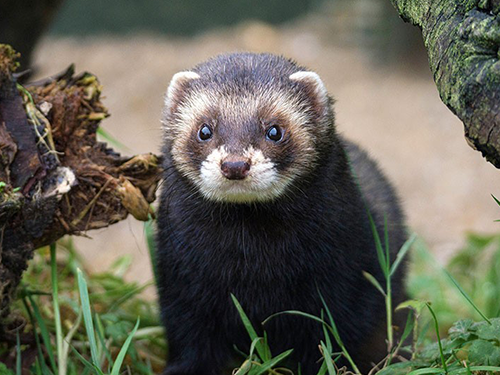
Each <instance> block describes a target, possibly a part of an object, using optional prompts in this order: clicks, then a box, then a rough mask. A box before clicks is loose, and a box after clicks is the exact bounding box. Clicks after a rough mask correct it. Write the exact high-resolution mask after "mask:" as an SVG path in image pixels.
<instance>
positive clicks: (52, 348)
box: [0, 239, 167, 375]
mask: <svg viewBox="0 0 500 375" xmlns="http://www.w3.org/2000/svg"><path fill="white" fill-rule="evenodd" d="M56 254H57V259H56ZM130 263H131V259H130V258H127V257H122V258H120V259H118V260H117V261H116V262H115V263H114V264H113V266H112V267H111V268H110V269H109V270H107V271H106V272H105V273H98V274H92V275H89V274H87V272H86V271H85V269H86V268H85V265H84V263H83V261H82V260H81V259H80V257H79V256H78V253H77V252H76V250H75V248H74V246H73V244H72V241H71V240H70V239H67V240H65V241H62V242H60V243H58V245H57V249H56V246H51V247H50V248H44V249H40V250H38V252H37V254H35V258H34V259H33V261H32V262H31V265H30V267H29V269H28V271H27V273H26V275H25V277H24V280H23V283H22V285H21V287H20V293H19V299H18V301H17V302H16V305H15V307H17V308H18V309H19V310H20V312H21V313H22V314H23V315H24V316H25V319H26V327H25V328H24V329H23V330H22V331H19V332H18V333H19V334H20V335H21V336H24V337H30V335H33V328H35V331H34V332H35V333H34V336H35V337H34V340H31V341H35V344H31V345H25V344H23V343H19V345H15V347H13V348H9V347H8V346H6V345H3V346H2V347H0V353H1V354H0V355H3V356H6V355H8V354H9V352H12V350H16V351H17V352H19V355H16V357H17V358H18V359H19V362H18V363H17V364H16V368H19V366H21V365H22V366H23V369H31V373H32V374H37V375H38V374H41V375H66V374H67V375H72V374H98V375H104V374H106V375H108V374H109V375H118V374H134V375H135V374H145V375H146V374H148V375H149V374H154V373H158V372H160V371H161V370H162V369H163V367H164V366H165V362H164V358H165V354H166V349H167V345H166V342H165V340H164V337H163V328H162V327H161V326H160V324H159V320H158V311H157V307H156V303H155V301H154V300H146V299H144V298H143V297H142V296H141V292H142V291H143V290H144V289H146V288H149V287H151V288H152V285H151V284H152V283H148V284H146V285H139V284H137V283H135V282H128V281H126V280H125V279H124V275H125V274H126V273H127V270H128V267H129V265H130ZM139 317H140V319H139ZM25 352H26V353H36V355H34V356H33V355H31V356H28V355H25ZM24 357H27V358H26V361H24V362H22V363H21V362H20V361H21V359H23V358H24ZM28 357H31V358H32V359H31V360H30V359H29V358H28ZM16 371H17V370H16ZM16 373H17V372H16ZM1 374H3V372H2V368H1V367H0V375H1ZM23 374H24V372H23Z"/></svg>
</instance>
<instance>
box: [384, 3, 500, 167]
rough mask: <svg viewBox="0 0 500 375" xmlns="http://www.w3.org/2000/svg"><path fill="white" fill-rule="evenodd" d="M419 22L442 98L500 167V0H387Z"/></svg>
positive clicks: (471, 141)
mask: <svg viewBox="0 0 500 375" xmlns="http://www.w3.org/2000/svg"><path fill="white" fill-rule="evenodd" d="M391 1H392V3H393V5H394V6H395V7H396V9H397V11H398V12H399V14H400V15H401V17H402V18H403V19H404V20H405V21H407V22H411V23H412V24H414V25H416V26H418V27H420V29H421V30H422V36H423V39H424V45H425V47H426V49H427V52H428V56H429V65H430V68H431V71H432V73H433V75H434V81H435V82H436V85H437V88H438V90H439V94H440V96H441V99H442V101H443V102H444V103H445V104H446V105H447V106H448V108H450V109H451V111H452V112H453V113H454V114H456V115H457V116H458V117H459V118H460V119H461V120H462V121H463V123H464V128H465V137H466V140H467V142H468V143H469V145H471V146H472V147H473V148H475V149H476V150H478V151H480V152H481V153H482V154H483V156H484V157H485V158H486V160H488V161H489V162H491V163H492V164H493V165H494V166H495V167H497V168H500V61H499V58H500V52H499V47H500V15H499V13H500V0H440V1H436V0H391Z"/></svg>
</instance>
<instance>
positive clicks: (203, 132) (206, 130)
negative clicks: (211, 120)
mask: <svg viewBox="0 0 500 375" xmlns="http://www.w3.org/2000/svg"><path fill="white" fill-rule="evenodd" d="M212 135H213V133H212V129H210V126H208V125H207V124H203V125H202V126H201V128H200V130H198V138H199V139H200V141H208V140H209V139H210V138H212Z"/></svg>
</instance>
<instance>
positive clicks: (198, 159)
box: [163, 71, 333, 203]
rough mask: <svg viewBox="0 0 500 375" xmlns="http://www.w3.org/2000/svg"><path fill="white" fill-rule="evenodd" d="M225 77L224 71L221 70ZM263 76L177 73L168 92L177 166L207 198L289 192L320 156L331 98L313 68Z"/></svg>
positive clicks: (167, 121)
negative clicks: (276, 80)
mask: <svg viewBox="0 0 500 375" xmlns="http://www.w3.org/2000/svg"><path fill="white" fill-rule="evenodd" d="M221 77H222V78H221ZM287 79H288V81H289V82H288V85H287V84H286V82H285V84H283V82H282V83H281V84H279V85H277V84H272V83H270V84H269V85H266V84H264V83H263V82H261V80H259V78H258V77H256V78H255V77H252V76H251V75H250V72H249V73H248V74H247V76H245V72H244V71H243V72H239V73H238V76H237V77H236V78H234V79H231V77H227V79H224V76H223V75H222V76H218V77H204V76H203V72H200V73H195V72H181V73H177V74H176V75H175V76H174V77H173V79H172V82H171V83H170V86H169V89H168V91H167V95H166V106H165V114H164V120H163V124H164V128H163V130H164V135H165V137H166V139H167V144H169V145H170V152H171V155H172V160H173V162H174V164H175V168H177V170H178V171H179V172H180V173H181V174H183V175H184V176H185V177H187V178H188V179H190V180H191V181H192V183H193V184H194V185H195V186H196V187H197V188H198V189H199V191H200V192H201V193H202V194H203V196H205V197H206V198H207V199H210V200H216V201H223V202H238V203H251V202H256V201H266V200H272V199H274V198H276V197H278V196H281V195H283V194H286V192H287V188H289V186H290V185H291V184H293V182H294V180H295V179H297V178H299V177H300V176H303V175H305V174H307V172H308V171H310V170H311V169H312V168H314V166H315V164H316V163H317V161H318V160H317V158H318V152H317V149H318V145H319V144H320V143H321V139H318V138H321V137H328V135H329V133H330V131H331V129H327V128H330V127H333V123H331V122H332V121H331V119H330V121H327V123H328V124H327V125H325V124H324V122H325V121H326V120H325V118H326V117H328V112H329V109H330V103H329V98H328V95H327V93H326V91H325V88H324V86H323V84H322V82H321V80H320V79H319V77H318V76H317V74H316V73H312V72H297V73H293V74H291V75H289V76H288V77H287Z"/></svg>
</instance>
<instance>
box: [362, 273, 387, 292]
mask: <svg viewBox="0 0 500 375" xmlns="http://www.w3.org/2000/svg"><path fill="white" fill-rule="evenodd" d="M363 276H364V277H365V279H367V280H368V281H369V282H370V283H371V284H372V285H373V286H374V287H375V288H377V290H378V291H379V292H380V293H382V295H383V296H384V297H385V296H386V294H385V291H384V289H382V286H381V285H380V283H379V282H378V281H377V279H376V278H375V277H374V276H373V275H372V274H371V273H368V272H365V271H363Z"/></svg>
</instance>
